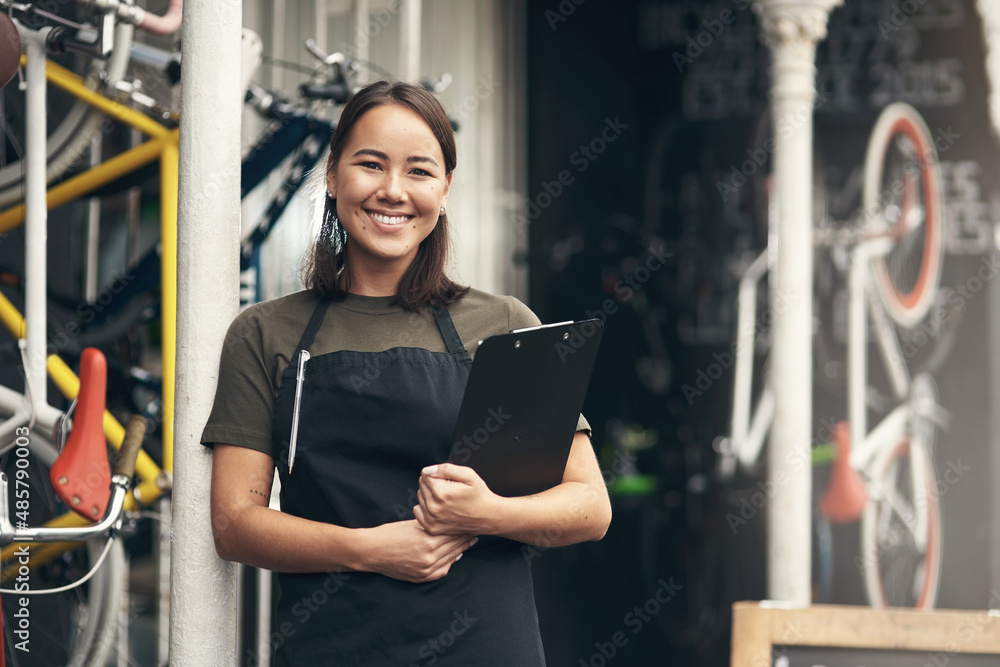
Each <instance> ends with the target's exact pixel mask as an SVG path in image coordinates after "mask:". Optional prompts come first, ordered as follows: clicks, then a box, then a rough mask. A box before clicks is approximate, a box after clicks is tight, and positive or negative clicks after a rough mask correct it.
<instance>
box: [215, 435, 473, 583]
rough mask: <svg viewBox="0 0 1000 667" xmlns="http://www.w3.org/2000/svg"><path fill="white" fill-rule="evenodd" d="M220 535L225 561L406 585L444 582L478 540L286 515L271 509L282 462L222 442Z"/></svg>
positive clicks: (404, 524) (410, 525) (218, 460)
mask: <svg viewBox="0 0 1000 667" xmlns="http://www.w3.org/2000/svg"><path fill="white" fill-rule="evenodd" d="M213 456H214V458H213V461H212V534H213V535H214V537H215V549H216V551H217V552H218V554H219V557H221V558H223V559H225V560H232V561H239V562H241V563H246V564H247V565H254V566H256V567H262V568H266V569H268V570H275V571H279V572H378V573H380V574H384V575H385V576H388V577H392V578H394V579H401V580H403V581H411V582H422V581H433V580H434V579H440V578H441V577H443V576H445V575H446V574H447V573H448V570H449V569H450V568H451V565H452V563H454V562H455V561H456V560H457V559H458V558H459V557H460V556H461V554H462V552H464V551H465V550H466V549H468V548H469V546H471V545H472V543H473V542H474V540H475V538H474V537H473V536H470V535H468V534H453V535H431V534H429V533H428V532H427V531H425V530H423V529H422V528H421V527H420V525H419V524H418V523H417V522H416V521H414V520H410V521H397V522H392V523H387V524H383V525H381V526H377V527H375V528H359V529H351V528H344V527H343V526H336V525H333V524H329V523H323V522H319V521H310V520H308V519H303V518H301V517H297V516H292V515H290V514H284V513H282V512H278V511H275V510H272V509H270V508H269V507H268V506H267V504H268V501H269V500H270V495H271V482H272V480H273V478H274V460H273V459H272V458H271V457H270V456H268V455H267V454H265V453H263V452H259V451H256V450H253V449H248V448H246V447H237V446H234V445H225V444H216V445H215V453H214V455H213Z"/></svg>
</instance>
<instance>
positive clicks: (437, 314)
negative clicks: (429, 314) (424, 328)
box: [433, 306, 469, 356]
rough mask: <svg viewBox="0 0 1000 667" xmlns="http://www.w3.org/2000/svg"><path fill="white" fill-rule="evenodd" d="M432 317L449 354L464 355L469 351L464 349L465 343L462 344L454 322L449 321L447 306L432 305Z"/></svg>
mask: <svg viewBox="0 0 1000 667" xmlns="http://www.w3.org/2000/svg"><path fill="white" fill-rule="evenodd" d="M433 310H434V319H435V320H437V325H438V331H440V332H441V337H442V338H444V344H445V345H446V346H447V347H448V352H449V353H450V354H457V355H463V354H464V355H466V356H468V354H469V352H468V351H467V350H466V349H465V345H463V344H462V339H461V338H459V336H458V331H456V330H455V323H454V322H452V321H451V315H450V314H449V313H448V309H447V308H438V307H437V306H434V307H433Z"/></svg>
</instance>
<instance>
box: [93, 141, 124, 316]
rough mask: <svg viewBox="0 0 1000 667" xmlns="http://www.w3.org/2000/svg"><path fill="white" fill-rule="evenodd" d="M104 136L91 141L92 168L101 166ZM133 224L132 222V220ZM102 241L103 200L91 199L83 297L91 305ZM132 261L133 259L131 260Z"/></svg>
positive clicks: (94, 292) (95, 296)
mask: <svg viewBox="0 0 1000 667" xmlns="http://www.w3.org/2000/svg"><path fill="white" fill-rule="evenodd" d="M103 144H104V134H103V133H101V132H98V133H97V134H95V135H94V137H93V138H92V139H91V140H90V166H91V167H96V166H97V165H99V164H101V153H102V147H103ZM130 223H131V220H130ZM100 239H101V198H100V197H91V198H90V201H89V202H88V206H87V246H86V247H87V249H86V262H85V264H84V278H83V285H84V287H83V296H84V299H86V300H87V301H88V302H89V303H93V302H94V301H96V300H97V282H98V271H97V269H98V265H97V258H98V251H99V249H100V248H99V246H98V244H99V242H100ZM129 261H131V257H130V258H129Z"/></svg>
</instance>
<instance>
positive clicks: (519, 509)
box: [413, 431, 611, 547]
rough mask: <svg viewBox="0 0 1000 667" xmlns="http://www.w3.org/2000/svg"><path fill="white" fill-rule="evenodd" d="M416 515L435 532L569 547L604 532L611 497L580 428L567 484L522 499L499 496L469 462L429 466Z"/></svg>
mask: <svg viewBox="0 0 1000 667" xmlns="http://www.w3.org/2000/svg"><path fill="white" fill-rule="evenodd" d="M417 497H418V498H419V500H420V504H419V505H418V506H417V507H415V508H414V509H413V514H414V516H415V517H416V519H417V521H418V522H419V523H420V525H421V526H423V527H424V529H425V530H427V532H429V533H431V534H435V535H443V534H449V533H463V534H464V533H469V534H474V535H500V536H501V537H506V538H509V539H512V540H517V541H519V542H524V543H526V544H535V545H539V546H546V547H550V546H563V545H567V544H575V543H577V542H584V541H587V540H599V539H601V538H602V537H604V534H605V533H606V532H607V530H608V526H609V525H610V523H611V501H610V500H609V499H608V490H607V487H606V486H605V485H604V478H603V477H602V475H601V468H600V466H599V465H598V463H597V457H595V456H594V450H593V448H592V447H591V444H590V439H589V438H588V437H587V435H586V433H584V432H583V431H578V432H577V434H576V437H575V438H574V439H573V445H572V447H571V448H570V453H569V460H568V461H567V462H566V471H565V473H563V480H562V483H561V484H559V485H557V486H555V487H553V488H551V489H548V490H547V491H543V492H541V493H538V494H535V495H531V496H524V497H520V498H505V497H502V496H498V495H496V494H495V493H493V492H492V491H490V489H489V487H487V486H486V483H485V482H484V481H483V480H482V479H481V478H480V477H479V475H477V474H476V472H475V471H474V470H472V469H471V468H468V467H465V466H457V465H454V464H451V463H442V464H440V465H437V466H430V467H428V468H425V469H424V470H423V472H422V474H421V476H420V489H419V491H418V492H417Z"/></svg>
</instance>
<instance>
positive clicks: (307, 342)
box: [292, 299, 330, 359]
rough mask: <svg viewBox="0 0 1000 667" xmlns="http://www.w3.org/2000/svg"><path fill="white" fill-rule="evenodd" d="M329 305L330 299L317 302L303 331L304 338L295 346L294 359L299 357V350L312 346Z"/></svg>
mask: <svg viewBox="0 0 1000 667" xmlns="http://www.w3.org/2000/svg"><path fill="white" fill-rule="evenodd" d="M329 307H330V300H329V299H323V300H322V301H320V302H319V303H317V304H316V308H315V309H313V313H312V317H310V318H309V324H307V325H306V329H305V331H303V332H302V338H300V339H299V344H298V346H297V347H296V348H295V354H294V355H293V356H292V359H297V358H298V356H299V352H301V351H302V350H308V349H309V348H310V347H312V344H313V339H314V338H316V332H317V331H319V327H320V325H321V324H323V318H324V317H326V311H327V309H328V308H329Z"/></svg>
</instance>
